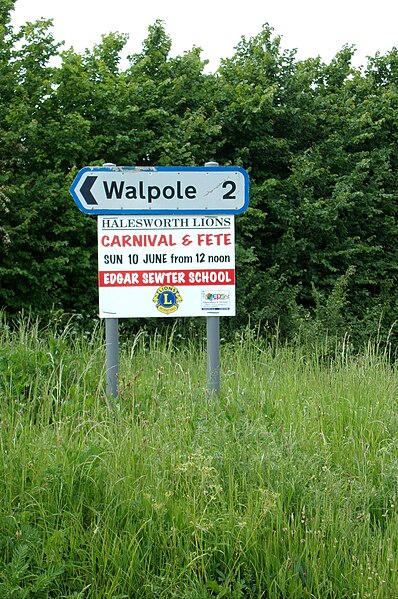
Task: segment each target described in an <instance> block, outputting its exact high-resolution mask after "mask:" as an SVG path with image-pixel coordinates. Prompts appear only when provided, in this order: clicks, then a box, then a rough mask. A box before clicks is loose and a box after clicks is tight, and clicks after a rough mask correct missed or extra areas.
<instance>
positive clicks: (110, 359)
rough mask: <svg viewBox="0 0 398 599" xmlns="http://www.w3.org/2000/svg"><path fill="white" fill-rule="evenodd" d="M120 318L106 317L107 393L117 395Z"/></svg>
mask: <svg viewBox="0 0 398 599" xmlns="http://www.w3.org/2000/svg"><path fill="white" fill-rule="evenodd" d="M118 325H119V320H118V319H117V318H105V343H106V394H107V396H109V395H112V397H117V375H118V372H119V326H118Z"/></svg>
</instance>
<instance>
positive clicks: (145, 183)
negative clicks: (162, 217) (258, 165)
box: [70, 165, 249, 214]
mask: <svg viewBox="0 0 398 599" xmlns="http://www.w3.org/2000/svg"><path fill="white" fill-rule="evenodd" d="M70 193H71V194H72V197H73V199H74V200H75V202H76V204H77V206H78V207H79V209H80V210H81V211H82V212H85V213H86V214H119V213H121V214H145V213H148V212H150V213H151V214H203V213H211V214H240V213H241V212H244V211H245V210H246V209H247V207H248V205H249V177H248V174H247V172H246V171H245V170H244V169H243V168H241V167H238V166H236V167H235V166H211V167H207V166H203V167H200V166H198V167H183V166H182V167H174V166H173V167H129V166H107V165H106V166H102V167H97V166H87V167H85V168H83V169H82V170H80V171H79V172H78V174H77V176H76V178H75V180H74V181H73V183H72V185H71V188H70Z"/></svg>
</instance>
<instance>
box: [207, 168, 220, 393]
mask: <svg viewBox="0 0 398 599" xmlns="http://www.w3.org/2000/svg"><path fill="white" fill-rule="evenodd" d="M205 166H207V167H216V166H218V162H206V164H205ZM206 334H207V390H208V391H209V393H215V394H217V395H218V394H219V393H220V317H219V316H207V317H206Z"/></svg>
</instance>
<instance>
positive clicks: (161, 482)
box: [0, 319, 398, 599]
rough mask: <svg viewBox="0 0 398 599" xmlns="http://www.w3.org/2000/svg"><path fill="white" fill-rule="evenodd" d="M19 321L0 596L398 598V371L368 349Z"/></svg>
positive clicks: (0, 407) (7, 376) (12, 343)
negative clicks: (116, 349) (214, 378)
mask: <svg viewBox="0 0 398 599" xmlns="http://www.w3.org/2000/svg"><path fill="white" fill-rule="evenodd" d="M104 361H105V360H104V339H103V336H102V328H101V327H100V328H99V329H98V330H97V331H96V332H95V333H94V334H93V335H92V336H89V337H86V338H85V337H84V336H82V335H77V334H76V333H75V332H74V330H73V327H72V326H67V327H66V329H65V330H64V331H63V332H62V333H59V332H56V330H55V329H52V328H51V326H49V327H48V328H47V329H44V330H42V329H41V328H40V327H39V326H38V324H37V323H32V322H28V321H27V320H26V319H21V321H20V323H19V325H18V326H17V327H16V328H14V329H13V330H11V329H10V328H9V327H8V325H7V322H6V321H5V320H4V319H3V320H1V322H0V377H1V378H0V414H1V423H2V426H1V437H0V439H1V442H0V454H1V455H0V470H1V475H0V499H1V502H0V597H2V598H3V597H4V598H14V597H15V598H17V597H18V598H20V597H21V598H22V597H24V598H25V597H26V598H29V599H30V598H32V599H33V598H35V599H36V598H39V599H40V598H41V597H54V598H57V599H61V598H72V597H75V598H81V599H83V598H87V599H88V598H92V599H94V598H98V599H100V598H101V599H103V598H109V599H116V598H118V599H121V598H135V597H137V598H148V599H149V598H157V597H159V598H164V599H166V598H167V599H169V598H173V597H178V598H184V599H188V598H192V599H194V598H195V599H199V598H200V599H201V598H207V597H209V598H211V597H214V598H222V597H223V598H231V599H232V598H236V599H237V598H253V599H254V598H256V599H257V598H258V599H259V598H273V599H276V598H278V599H282V598H283V599H288V598H292V599H296V598H300V597H316V598H319V599H325V598H332V597H335V598H339V599H340V598H352V597H357V598H361V599H362V598H366V597H369V598H394V597H398V590H397V589H398V566H397V559H396V556H397V544H398V534H397V532H398V526H397V525H398V522H397V514H398V512H397V507H396V505H397V481H398V460H397V458H398V447H397V443H398V441H397V438H398V435H397V433H398V407H397V391H398V378H397V373H396V370H395V366H394V364H393V363H392V362H391V360H389V357H388V355H387V353H386V352H383V351H382V348H377V347H376V348H375V346H373V345H371V344H369V345H368V346H367V347H366V348H364V351H363V352H362V353H360V354H355V355H353V354H352V355H351V354H350V351H349V349H348V347H347V345H344V346H336V351H334V352H330V347H328V351H327V352H324V351H322V347H318V349H316V348H315V349H311V350H310V349H309V348H307V349H306V348H305V347H304V346H302V345H300V344H290V345H283V344H281V343H279V342H278V341H275V342H274V343H271V342H265V341H263V340H262V339H261V338H260V337H258V336H256V335H255V334H252V333H251V332H250V331H246V332H245V333H244V334H242V335H241V336H238V337H237V338H236V340H235V342H234V343H225V344H224V345H223V347H222V373H221V385H222V390H221V393H220V396H219V397H215V396H209V395H208V394H207V392H206V355H205V352H204V349H203V342H202V340H201V339H188V340H187V339H180V338H177V337H176V335H175V331H173V330H172V331H171V332H169V333H167V334H163V335H160V334H153V335H147V334H145V333H144V332H141V333H139V334H137V335H136V336H134V337H132V338H131V339H129V340H127V341H125V342H124V343H123V346H122V349H121V362H120V380H119V396H118V398H117V400H116V401H115V402H113V406H112V409H110V407H109V405H108V404H107V401H106V398H105V396H104V386H105V381H104Z"/></svg>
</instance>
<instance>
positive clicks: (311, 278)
mask: <svg viewBox="0 0 398 599" xmlns="http://www.w3.org/2000/svg"><path fill="white" fill-rule="evenodd" d="M13 6H14V2H13V1H12V0H8V1H7V2H3V3H2V6H1V9H0V47H1V52H0V78H1V87H0V218H1V223H0V249H1V259H0V305H2V306H4V307H5V308H6V310H7V311H9V312H10V313H11V314H12V313H16V312H18V311H19V310H21V309H29V310H30V311H32V312H33V313H34V314H38V315H46V314H48V313H49V311H50V310H52V309H53V308H56V309H58V308H59V309H61V310H64V311H66V312H80V313H87V314H95V313H96V304H97V300H96V294H97V290H96V234H95V222H94V221H93V220H92V219H90V218H89V217H87V216H83V215H82V214H81V213H80V212H79V211H78V210H77V209H76V207H75V205H74V204H73V202H72V201H71V199H70V196H69V193H68V189H69V186H70V184H71V182H72V180H73V178H74V176H75V174H76V172H77V171H78V170H79V169H80V168H82V167H83V166H85V165H89V164H91V165H95V164H102V163H104V162H114V163H117V164H122V165H145V164H151V165H173V164H175V165H177V164H181V165H201V164H203V163H204V162H206V161H208V160H216V161H218V162H219V163H220V164H225V165H227V164H237V165H242V166H244V167H245V168H246V169H247V170H248V171H249V173H250V177H251V204H250V208H249V209H248V210H247V212H246V213H245V214H244V215H241V216H239V218H237V233H238V234H237V240H238V241H237V258H238V267H237V268H238V305H239V317H238V319H236V321H235V322H237V323H239V324H241V323H244V322H245V321H247V320H248V318H251V320H252V321H254V322H256V321H262V322H264V323H265V322H266V323H268V324H269V325H270V326H275V325H277V324H278V325H279V326H280V327H281V329H282V330H283V331H284V332H285V333H286V334H291V333H292V332H294V331H295V330H296V328H297V324H298V323H303V322H305V321H306V320H308V318H312V319H313V318H315V319H318V321H322V319H323V320H324V322H323V325H324V326H325V327H326V328H332V329H333V327H334V328H336V327H337V326H339V327H340V326H341V327H342V328H345V329H350V328H351V329H352V330H355V329H356V330H358V331H359V330H361V331H365V332H369V333H372V332H373V331H374V330H375V327H377V323H378V322H379V319H380V318H381V317H383V319H384V322H385V325H386V327H387V328H388V327H389V326H390V325H391V324H392V323H393V322H394V321H395V318H396V308H397V306H396V300H395V297H396V295H397V293H396V292H397V275H398V273H397V264H398V259H397V258H398V256H397V250H396V243H395V239H396V237H397V193H398V181H397V174H396V173H397V166H398V149H397V148H398V144H397V136H398V133H397V131H398V129H397V120H398V88H397V85H398V51H397V50H396V49H395V48H394V49H392V50H391V51H390V52H389V53H387V54H385V55H380V54H376V55H375V56H374V57H371V58H369V60H368V64H367V66H366V67H365V68H364V69H359V68H355V67H354V66H353V64H352V62H353V60H352V59H353V55H354V48H352V47H349V46H346V47H343V48H342V49H341V51H340V52H338V53H337V55H336V56H335V57H334V58H333V60H332V61H331V62H330V64H325V63H323V62H322V61H321V60H320V58H313V59H308V60H305V61H299V60H297V58H296V53H295V51H289V50H284V49H283V48H282V47H281V39H280V37H279V36H276V35H274V32H273V30H272V28H271V27H269V26H268V25H265V26H264V27H263V28H262V29H261V31H260V32H259V34H258V35H257V36H255V37H253V38H251V39H248V40H247V39H245V38H242V39H241V41H240V42H239V44H238V45H237V47H236V51H235V54H234V55H233V56H232V58H229V59H225V60H223V61H222V64H221V66H220V68H219V70H218V71H217V72H216V73H207V72H206V69H205V66H206V63H205V61H203V60H202V59H201V52H200V49H199V48H195V47H193V48H192V49H190V50H189V51H187V52H185V53H184V54H183V55H181V56H177V57H174V56H171V53H170V52H171V39H170V37H169V36H168V35H167V33H166V31H165V28H164V25H163V23H162V22H161V21H156V22H155V23H154V24H153V25H152V26H151V27H150V28H149V30H148V36H147V38H146V39H145V40H144V42H143V45H142V50H141V52H140V53H138V54H134V55H132V56H130V57H129V58H128V64H127V66H126V67H124V68H122V67H121V56H122V52H123V49H124V47H125V44H126V37H125V36H123V35H120V34H108V35H104V36H103V37H102V39H101V41H100V43H99V44H97V45H95V46H94V47H93V48H92V49H87V50H86V51H85V52H84V53H77V52H75V51H74V49H73V48H69V49H66V50H63V49H62V48H61V46H60V44H58V43H57V42H56V41H55V40H54V38H53V35H52V32H51V27H52V24H51V21H50V20H40V21H37V22H35V23H27V24H26V25H25V26H23V27H22V28H20V30H19V31H17V32H15V31H14V30H13V29H12V27H11V25H10V14H11V11H12V9H13ZM55 59H57V61H58V62H57V61H55V62H54V60H55ZM54 64H57V66H54ZM343 282H344V284H343ZM339 293H340V295H339ZM343 296H344V298H343ZM332 304H334V306H335V307H336V309H337V307H338V313H339V314H338V315H336V310H335V311H334V312H333V310H331V309H330V307H331V305H332ZM331 314H334V316H331ZM328 315H329V316H328Z"/></svg>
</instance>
